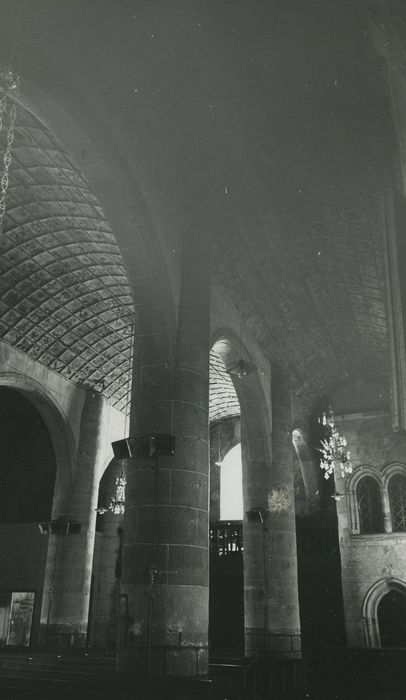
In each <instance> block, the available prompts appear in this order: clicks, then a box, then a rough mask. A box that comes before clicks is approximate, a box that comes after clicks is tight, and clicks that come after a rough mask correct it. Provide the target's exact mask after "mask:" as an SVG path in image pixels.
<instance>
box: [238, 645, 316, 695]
mask: <svg viewBox="0 0 406 700" xmlns="http://www.w3.org/2000/svg"><path fill="white" fill-rule="evenodd" d="M304 687H305V669H304V662H303V659H301V658H297V659H295V658H286V657H285V658H284V657H280V656H273V655H272V654H269V655H265V656H263V657H262V658H260V659H256V660H253V661H248V663H247V665H246V668H245V690H246V692H247V691H248V692H249V693H252V696H253V697H256V696H257V695H256V694H259V695H258V696H259V697H272V698H275V700H276V699H277V698H279V697H283V698H286V697H289V698H292V700H293V698H295V697H302V692H303V688H304Z"/></svg>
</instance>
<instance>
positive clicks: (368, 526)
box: [357, 476, 384, 535]
mask: <svg viewBox="0 0 406 700" xmlns="http://www.w3.org/2000/svg"><path fill="white" fill-rule="evenodd" d="M357 506H358V516H359V527H360V533H361V534H362V535H367V534H375V533H380V532H383V531H384V519H383V510H382V500H381V493H380V488H379V484H378V482H377V481H375V479H374V478H372V477H371V476H365V477H363V478H362V479H361V480H360V481H359V482H358V485H357Z"/></svg>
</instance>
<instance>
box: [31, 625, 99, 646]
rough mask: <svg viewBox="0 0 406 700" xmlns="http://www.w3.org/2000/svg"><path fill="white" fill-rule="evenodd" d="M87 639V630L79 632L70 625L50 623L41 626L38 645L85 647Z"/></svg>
mask: <svg viewBox="0 0 406 700" xmlns="http://www.w3.org/2000/svg"><path fill="white" fill-rule="evenodd" d="M86 641H87V633H86V632H78V631H77V630H75V629H72V628H70V627H69V625H48V626H43V627H41V628H40V634H39V645H38V646H39V647H42V648H45V649H83V648H84V647H85V646H86Z"/></svg>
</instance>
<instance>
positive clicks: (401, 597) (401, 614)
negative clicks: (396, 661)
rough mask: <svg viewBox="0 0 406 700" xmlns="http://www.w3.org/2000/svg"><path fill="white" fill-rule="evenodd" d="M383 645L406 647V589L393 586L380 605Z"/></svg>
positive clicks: (380, 628) (380, 633)
mask: <svg viewBox="0 0 406 700" xmlns="http://www.w3.org/2000/svg"><path fill="white" fill-rule="evenodd" d="M378 625H379V636H380V639H381V646H382V647H406V591H404V592H403V591H400V590H398V589H396V588H392V589H391V590H389V591H388V593H386V595H384V596H383V598H381V600H380V602H379V605H378Z"/></svg>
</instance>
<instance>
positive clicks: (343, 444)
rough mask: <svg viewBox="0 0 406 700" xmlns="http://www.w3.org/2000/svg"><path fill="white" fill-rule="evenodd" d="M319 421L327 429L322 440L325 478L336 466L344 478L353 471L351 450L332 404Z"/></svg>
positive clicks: (321, 461)
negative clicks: (338, 424)
mask: <svg viewBox="0 0 406 700" xmlns="http://www.w3.org/2000/svg"><path fill="white" fill-rule="evenodd" d="M319 423H321V424H322V425H323V426H324V427H325V430H326V437H325V438H324V439H323V440H320V444H321V449H320V452H321V459H320V468H321V469H323V470H324V478H325V479H328V478H329V477H330V476H331V475H332V474H334V468H335V467H339V469H340V471H341V476H342V477H343V478H344V477H345V476H347V475H348V474H351V473H352V465H351V462H350V451H349V450H348V449H347V440H346V438H345V437H344V436H343V435H340V433H339V432H338V429H337V427H336V425H335V421H334V414H333V409H332V408H331V406H329V407H328V410H327V412H326V413H323V416H322V418H321V419H320V418H319Z"/></svg>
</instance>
